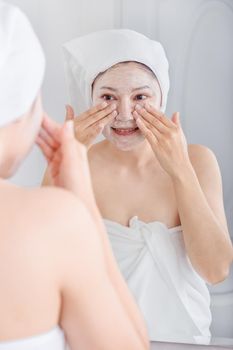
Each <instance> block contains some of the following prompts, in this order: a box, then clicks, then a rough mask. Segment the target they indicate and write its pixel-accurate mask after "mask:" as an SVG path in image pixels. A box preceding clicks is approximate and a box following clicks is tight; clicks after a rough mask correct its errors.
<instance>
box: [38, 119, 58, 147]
mask: <svg viewBox="0 0 233 350" xmlns="http://www.w3.org/2000/svg"><path fill="white" fill-rule="evenodd" d="M42 128H43V129H45V130H46V132H47V133H48V134H49V135H50V136H51V137H53V138H54V140H55V141H57V142H58V143H60V137H61V128H62V126H61V125H60V124H58V123H57V122H55V121H54V120H52V119H51V118H49V116H48V115H47V114H45V115H44V118H43V121H42Z"/></svg>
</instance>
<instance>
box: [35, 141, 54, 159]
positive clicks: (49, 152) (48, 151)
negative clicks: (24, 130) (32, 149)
mask: <svg viewBox="0 0 233 350" xmlns="http://www.w3.org/2000/svg"><path fill="white" fill-rule="evenodd" d="M36 144H37V146H38V147H39V148H40V149H41V151H42V153H43V154H44V156H45V158H46V160H47V161H48V162H50V161H51V160H52V159H53V155H54V151H53V149H52V148H51V147H50V146H49V145H48V144H47V143H46V142H45V141H44V140H43V139H42V138H41V137H40V136H37V138H36Z"/></svg>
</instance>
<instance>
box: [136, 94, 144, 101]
mask: <svg viewBox="0 0 233 350" xmlns="http://www.w3.org/2000/svg"><path fill="white" fill-rule="evenodd" d="M145 98H147V96H146V95H137V96H136V99H137V100H144V99H145Z"/></svg>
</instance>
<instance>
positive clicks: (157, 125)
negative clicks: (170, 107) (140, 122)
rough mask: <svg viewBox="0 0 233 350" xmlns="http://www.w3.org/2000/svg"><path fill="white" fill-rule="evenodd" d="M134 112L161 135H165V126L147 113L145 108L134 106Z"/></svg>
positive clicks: (166, 130)
mask: <svg viewBox="0 0 233 350" xmlns="http://www.w3.org/2000/svg"><path fill="white" fill-rule="evenodd" d="M135 109H136V112H137V113H138V114H139V115H140V116H141V117H142V118H143V119H145V120H146V121H147V122H148V123H150V124H152V125H153V126H154V127H155V128H156V129H157V130H159V131H160V132H161V133H167V132H168V127H167V126H165V125H164V124H163V123H162V122H161V121H160V120H159V119H158V118H156V116H155V115H153V114H151V113H150V112H148V111H147V110H146V109H145V108H143V107H140V108H138V107H137V106H136V108H135Z"/></svg>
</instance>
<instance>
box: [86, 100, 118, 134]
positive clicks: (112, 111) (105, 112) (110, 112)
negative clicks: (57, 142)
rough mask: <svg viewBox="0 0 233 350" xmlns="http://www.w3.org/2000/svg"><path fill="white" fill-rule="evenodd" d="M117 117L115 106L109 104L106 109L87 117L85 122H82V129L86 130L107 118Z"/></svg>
mask: <svg viewBox="0 0 233 350" xmlns="http://www.w3.org/2000/svg"><path fill="white" fill-rule="evenodd" d="M116 115H117V111H116V105H115V104H110V105H108V107H106V108H105V109H104V110H101V111H99V112H97V113H96V114H95V115H89V116H88V117H87V118H86V119H85V120H83V123H82V128H84V129H85V128H88V127H89V126H91V125H92V124H94V123H96V122H97V121H99V120H102V119H104V118H106V117H108V116H115V117H116Z"/></svg>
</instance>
